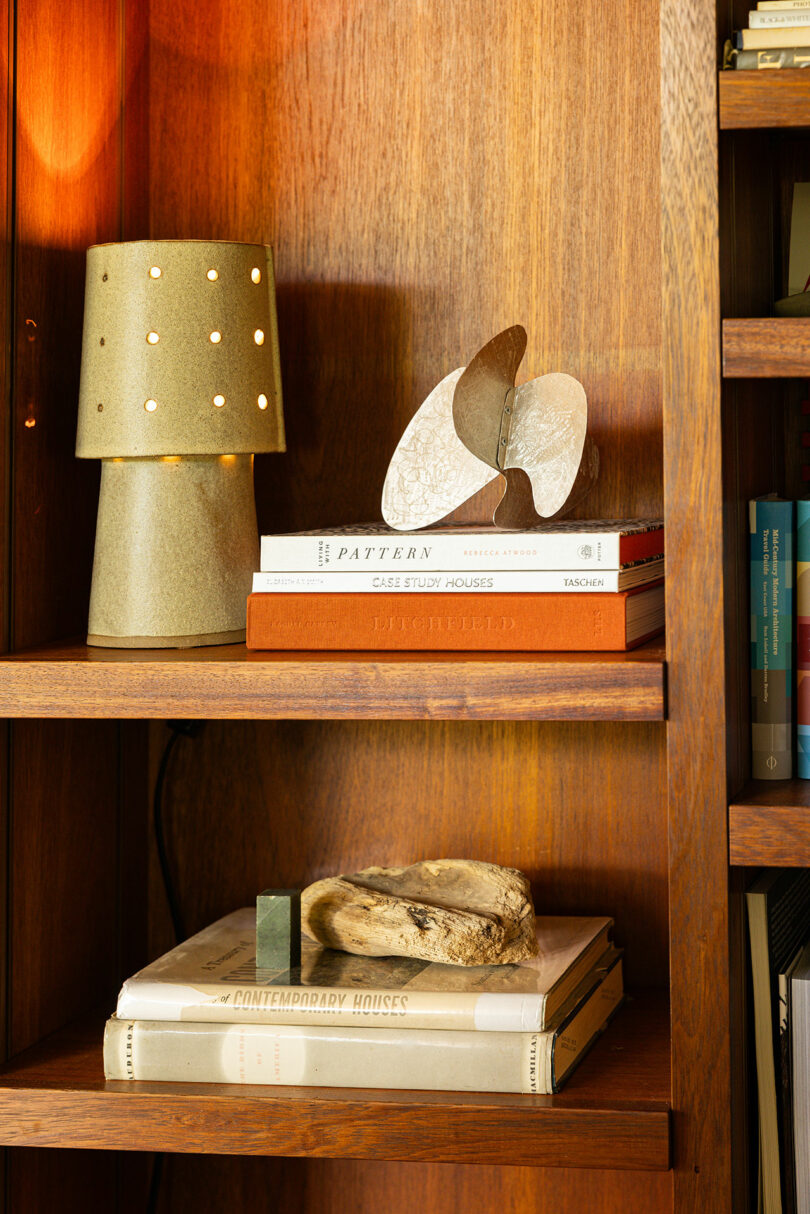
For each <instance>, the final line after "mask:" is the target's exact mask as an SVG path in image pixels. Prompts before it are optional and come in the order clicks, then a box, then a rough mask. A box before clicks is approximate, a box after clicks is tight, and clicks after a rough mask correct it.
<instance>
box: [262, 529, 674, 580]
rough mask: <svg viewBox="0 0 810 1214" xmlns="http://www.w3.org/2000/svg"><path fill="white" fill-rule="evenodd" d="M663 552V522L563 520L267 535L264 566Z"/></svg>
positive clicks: (552, 566) (624, 557)
mask: <svg viewBox="0 0 810 1214" xmlns="http://www.w3.org/2000/svg"><path fill="white" fill-rule="evenodd" d="M663 551H664V529H663V525H662V523H661V521H660V519H630V520H626V519H608V520H597V521H589V522H583V521H582V520H563V521H562V522H555V523H551V524H549V525H548V526H547V527H542V528H536V529H531V530H529V531H500V530H498V529H497V528H494V527H473V528H470V527H435V528H431V529H430V530H426V531H411V532H402V531H394V530H392V529H391V528H389V527H385V526H383V525H379V526H378V525H376V524H374V525H369V526H358V527H338V528H332V529H329V530H326V531H308V532H298V533H297V534H290V535H263V536H262V541H261V562H260V568H261V571H262V573H289V572H311V571H316V572H322V571H324V570H327V569H329V570H340V569H342V570H345V571H346V572H358V571H360V570H366V571H373V572H391V573H397V572H399V573H402V572H445V571H446V570H448V569H463V570H465V571H466V572H468V573H469V572H472V571H477V570H484V571H490V572H491V571H493V570H496V569H505V570H513V571H514V570H520V569H549V570H560V569H599V568H602V569H621V567H622V566H623V565H626V564H629V563H631V562H634V561H637V560H646V559H648V558H650V557H654V556H662V555H663Z"/></svg>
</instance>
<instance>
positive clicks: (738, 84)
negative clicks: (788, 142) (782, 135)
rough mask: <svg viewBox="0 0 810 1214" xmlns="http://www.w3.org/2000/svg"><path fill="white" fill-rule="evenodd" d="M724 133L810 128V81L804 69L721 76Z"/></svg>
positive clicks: (721, 126) (721, 115) (719, 87)
mask: <svg viewBox="0 0 810 1214" xmlns="http://www.w3.org/2000/svg"><path fill="white" fill-rule="evenodd" d="M717 87H718V94H719V112H720V129H721V131H734V130H752V129H771V130H779V129H780V128H781V129H785V128H797V127H799V128H800V127H810V79H808V74H807V72H806V70H805V69H804V68H799V69H795V70H794V69H788V70H786V71H782V70H778V71H750V72H749V71H746V72H742V71H741V72H734V71H725V72H720V73H719V76H718V86H717Z"/></svg>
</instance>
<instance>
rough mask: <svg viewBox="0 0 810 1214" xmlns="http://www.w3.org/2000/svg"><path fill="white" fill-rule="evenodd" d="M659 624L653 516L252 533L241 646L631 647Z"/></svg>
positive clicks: (659, 549) (660, 535)
mask: <svg viewBox="0 0 810 1214" xmlns="http://www.w3.org/2000/svg"><path fill="white" fill-rule="evenodd" d="M663 628H664V528H663V524H662V522H661V520H660V519H630V520H627V519H618V520H615V519H614V520H604V519H600V520H597V521H591V522H583V521H581V520H579V521H575V522H571V521H569V520H564V521H562V522H559V521H557V522H554V523H550V524H548V525H547V526H545V527H543V528H537V529H535V530H527V531H500V530H498V529H496V528H494V527H492V526H489V527H477V528H475V527H472V528H471V527H462V526H458V525H456V526H442V527H435V528H431V529H430V530H424V531H414V532H409V533H404V534H403V533H402V532H398V531H392V530H391V529H390V528H386V527H383V526H376V525H373V526H365V527H364V526H358V527H347V528H342V529H340V528H338V529H335V530H331V531H329V530H327V531H312V532H301V533H298V534H291V535H266V536H262V546H261V569H260V570H259V571H258V572H257V573H256V574H255V576H254V579H253V593H252V594H251V595H250V596H249V598H248V605H247V647H248V649H385V650H391V649H400V650H409V649H424V650H435V649H446V650H528V651H534V650H550V651H557V652H559V651H566V650H567V651H589V650H605V651H609V650H613V651H618V650H626V649H633V648H635V647H636V646H637V645H641V644H643V642H644V641H647V640H649V639H650V638H652V637H654V636H656V635H657V634H659V633H660V632H662V631H663Z"/></svg>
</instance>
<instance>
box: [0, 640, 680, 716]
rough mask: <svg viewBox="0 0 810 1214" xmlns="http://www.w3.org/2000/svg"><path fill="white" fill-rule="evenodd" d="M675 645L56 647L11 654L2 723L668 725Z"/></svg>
mask: <svg viewBox="0 0 810 1214" xmlns="http://www.w3.org/2000/svg"><path fill="white" fill-rule="evenodd" d="M664 714H665V692H664V650H663V649H662V648H661V645H660V643H656V642H652V643H649V644H647V645H644V646H642V647H640V648H639V649H636V650H633V651H631V652H630V653H574V654H571V653H542V654H540V653H529V654H527V653H487V654H477V653H476V654H472V653H363V654H360V653H333V652H329V653H326V652H323V653H276V652H274V653H269V652H249V651H248V650H247V649H245V647H244V645H222V646H212V647H208V648H204V649H179V650H176V649H158V650H120V649H95V648H92V647H88V646H87V645H83V644H74V645H63V646H50V647H48V648H46V649H38V650H28V651H26V652H24V653H19V654H13V655H7V656H6V657H3V658H0V717H83V718H88V717H134V718H150V717H152V718H161V719H172V718H176V717H183V718H187V717H202V718H210V719H216V718H222V719H239V718H256V719H296V718H299V719H314V718H347V719H371V718H385V719H389V720H395V719H402V720H421V719H429V718H435V719H437V720H551V721H563V720H574V721H657V720H663V719H664Z"/></svg>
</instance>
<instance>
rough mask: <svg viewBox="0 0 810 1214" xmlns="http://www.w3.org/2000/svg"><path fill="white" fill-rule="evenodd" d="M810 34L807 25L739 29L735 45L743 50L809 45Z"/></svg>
mask: <svg viewBox="0 0 810 1214" xmlns="http://www.w3.org/2000/svg"><path fill="white" fill-rule="evenodd" d="M808 43H810V34H808V29H807V26H806V25H801V26H797V25H796V23H795V22H793V23H792V24H791V25H783V26H775V27H771V28H768V29H747V30H739V31H738V32H737V33H736V34H735V35H734V45H735V46H736V47H737V49H738V50H743V51H767V50H771V49H777V48H780V47H791V46H800V47H803V46H807V45H808Z"/></svg>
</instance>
